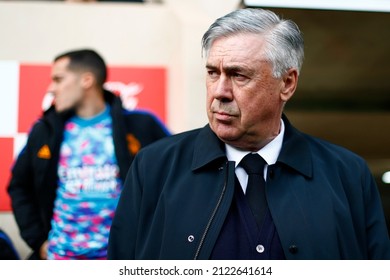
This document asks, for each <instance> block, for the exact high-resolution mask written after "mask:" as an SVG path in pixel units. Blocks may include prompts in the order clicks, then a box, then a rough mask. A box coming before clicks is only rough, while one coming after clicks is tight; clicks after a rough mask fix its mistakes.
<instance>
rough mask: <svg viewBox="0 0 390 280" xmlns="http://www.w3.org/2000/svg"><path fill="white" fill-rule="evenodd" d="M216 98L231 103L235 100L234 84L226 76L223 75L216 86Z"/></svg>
mask: <svg viewBox="0 0 390 280" xmlns="http://www.w3.org/2000/svg"><path fill="white" fill-rule="evenodd" d="M215 98H216V99H218V100H221V101H224V100H225V101H228V100H229V101H230V100H232V98H233V92H232V83H231V80H230V79H229V78H228V77H227V76H226V75H221V76H220V78H219V79H218V81H217V82H216V85H215Z"/></svg>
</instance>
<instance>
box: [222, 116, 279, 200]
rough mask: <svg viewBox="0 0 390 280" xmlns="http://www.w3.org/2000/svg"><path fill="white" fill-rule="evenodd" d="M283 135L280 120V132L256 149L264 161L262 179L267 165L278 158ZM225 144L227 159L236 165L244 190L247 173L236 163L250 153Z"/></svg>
mask: <svg viewBox="0 0 390 280" xmlns="http://www.w3.org/2000/svg"><path fill="white" fill-rule="evenodd" d="M283 136H284V123H283V120H281V124H280V132H279V134H278V136H276V137H275V138H274V139H273V140H272V141H271V142H269V143H268V144H267V145H265V146H264V147H263V148H262V149H260V150H258V151H257V153H258V154H259V155H260V156H261V157H262V158H263V159H264V160H265V161H266V163H267V164H266V165H265V167H264V179H265V180H266V174H267V168H268V165H272V164H274V163H275V162H276V160H277V159H278V156H279V153H280V150H281V149H282V144H283ZM225 146H226V156H227V158H228V160H229V161H234V162H235V165H236V176H237V178H238V181H239V182H240V184H241V187H242V190H243V191H244V193H245V192H246V185H247V183H248V174H247V173H246V172H245V170H244V168H242V167H241V166H239V165H238V164H239V163H240V162H241V160H242V159H243V157H244V156H245V155H246V154H248V153H250V152H249V151H243V150H239V149H237V148H235V147H233V146H231V145H228V144H225Z"/></svg>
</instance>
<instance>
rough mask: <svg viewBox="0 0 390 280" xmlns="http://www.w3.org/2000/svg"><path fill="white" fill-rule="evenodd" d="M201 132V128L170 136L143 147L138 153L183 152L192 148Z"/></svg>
mask: <svg viewBox="0 0 390 280" xmlns="http://www.w3.org/2000/svg"><path fill="white" fill-rule="evenodd" d="M201 130H202V129H201V128H196V129H192V130H187V131H183V132H180V133H176V134H172V135H170V136H167V137H164V138H162V139H160V140H158V141H156V142H154V143H152V144H150V145H148V146H147V147H144V148H143V149H142V150H141V151H140V152H143V153H150V152H151V153H155V152H156V151H171V152H173V150H176V151H179V152H180V151H183V148H190V147H193V146H194V143H195V140H196V138H197V135H198V134H199V133H200V131H201Z"/></svg>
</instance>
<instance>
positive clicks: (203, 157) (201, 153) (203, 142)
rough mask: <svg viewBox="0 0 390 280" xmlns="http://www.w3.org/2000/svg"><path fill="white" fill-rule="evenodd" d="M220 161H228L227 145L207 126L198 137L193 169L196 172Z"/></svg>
mask: <svg viewBox="0 0 390 280" xmlns="http://www.w3.org/2000/svg"><path fill="white" fill-rule="evenodd" d="M218 160H222V161H223V162H224V161H226V153H225V144H224V143H223V142H222V141H221V140H219V138H218V137H217V135H216V134H215V133H214V132H213V131H212V130H211V128H210V126H209V125H206V126H204V127H203V128H202V129H200V132H199V134H198V135H197V136H196V139H195V146H194V156H193V159H192V165H191V169H192V170H193V171H195V170H197V169H199V168H202V167H204V166H206V165H208V164H210V163H212V162H215V161H217V162H219V161H218Z"/></svg>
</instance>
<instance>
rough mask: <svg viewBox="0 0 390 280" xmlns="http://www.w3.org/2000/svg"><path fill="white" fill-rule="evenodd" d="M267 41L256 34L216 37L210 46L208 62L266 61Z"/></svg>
mask: <svg viewBox="0 0 390 280" xmlns="http://www.w3.org/2000/svg"><path fill="white" fill-rule="evenodd" d="M266 45H267V43H266V41H265V39H264V37H262V36H259V35H255V34H238V35H234V36H229V37H221V38H218V39H216V40H215V41H214V42H213V43H212V44H211V46H210V50H209V53H208V56H207V59H206V60H207V62H206V63H207V64H215V63H217V64H218V63H221V62H222V61H223V62H224V63H240V62H244V63H250V61H254V60H255V61H266V60H267V57H266V52H265V51H266Z"/></svg>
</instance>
